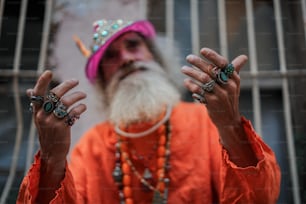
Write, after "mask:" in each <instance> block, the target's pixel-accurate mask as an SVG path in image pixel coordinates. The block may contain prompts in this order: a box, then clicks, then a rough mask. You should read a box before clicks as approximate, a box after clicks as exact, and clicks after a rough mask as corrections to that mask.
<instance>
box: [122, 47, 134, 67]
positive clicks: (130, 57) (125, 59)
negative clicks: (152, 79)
mask: <svg viewBox="0 0 306 204" xmlns="http://www.w3.org/2000/svg"><path fill="white" fill-rule="evenodd" d="M121 60H122V64H121V65H122V66H126V65H129V64H132V63H133V62H135V61H136V55H135V54H133V53H131V52H129V51H128V50H122V51H121Z"/></svg>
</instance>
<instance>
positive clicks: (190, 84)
mask: <svg viewBox="0 0 306 204" xmlns="http://www.w3.org/2000/svg"><path fill="white" fill-rule="evenodd" d="M184 85H185V87H186V88H187V89H188V90H189V91H191V92H192V93H198V94H200V95H203V89H202V88H201V86H200V85H199V84H198V83H196V82H195V81H194V80H192V79H191V78H186V79H184Z"/></svg>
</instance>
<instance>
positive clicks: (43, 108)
mask: <svg viewBox="0 0 306 204" xmlns="http://www.w3.org/2000/svg"><path fill="white" fill-rule="evenodd" d="M94 28H95V34H94V43H93V45H92V51H90V52H89V51H88V50H86V49H85V48H84V47H83V46H82V45H80V49H81V50H82V52H83V53H84V55H85V56H87V57H88V63H87V65H86V76H87V78H88V79H89V80H90V82H92V83H93V84H96V86H97V87H98V91H99V93H100V94H103V95H104V101H103V102H104V104H105V105H106V106H107V107H108V111H109V112H108V113H107V115H108V120H107V121H105V122H102V123H100V124H98V125H96V126H95V127H93V128H91V129H90V130H88V132H87V133H86V134H85V135H84V136H83V137H82V138H81V140H80V141H79V144H78V145H76V147H75V148H74V150H73V152H72V155H71V162H70V163H69V164H67V160H66V157H67V154H68V152H69V148H70V140H71V135H70V128H71V126H72V125H73V123H74V122H75V121H76V120H77V119H78V117H80V115H81V114H82V113H83V112H85V110H86V105H85V104H82V103H79V101H80V100H81V99H83V98H85V97H86V94H85V93H83V92H81V91H75V92H72V93H69V94H68V93H67V92H68V91H69V90H71V89H72V88H74V87H75V86H77V84H78V81H77V80H74V79H72V80H67V81H64V82H63V83H61V84H60V85H58V86H57V87H55V88H53V89H52V90H50V91H49V92H48V91H47V88H48V85H49V83H50V82H51V80H52V73H51V72H50V71H46V72H44V73H43V74H42V75H41V76H40V77H39V79H38V81H37V83H36V85H35V87H34V88H33V89H30V90H28V95H29V97H30V99H31V108H32V112H33V117H34V120H35V124H36V127H37V130H38V135H39V141H40V150H39V152H38V153H37V155H36V156H35V161H34V164H33V166H32V167H31V169H30V170H29V172H28V174H27V175H26V176H25V178H24V180H23V182H22V184H21V186H20V192H19V196H18V200H17V203H49V202H51V203H112V204H113V203H125V204H132V203H173V204H177V203H275V202H276V201H277V198H278V194H279V187H280V171H279V167H278V164H277V162H276V159H275V156H274V153H273V151H272V150H271V149H270V148H269V147H268V146H267V145H266V144H265V143H264V142H263V141H262V140H261V138H260V137H259V136H258V135H257V134H256V132H255V131H254V129H253V128H252V126H251V123H250V122H249V121H247V120H246V119H245V118H244V117H242V116H241V115H240V113H239V108H238V101H239V100H238V99H239V91H240V86H239V84H240V78H239V75H238V73H239V71H240V69H241V68H242V66H243V65H244V64H245V62H246V60H247V58H246V56H244V55H241V56H238V57H236V58H235V59H234V60H233V61H232V62H231V63H228V61H227V60H226V59H225V58H224V57H222V56H220V55H219V54H217V53H216V52H215V51H213V50H211V49H209V48H203V49H202V50H201V54H202V56H203V57H204V58H205V59H202V58H200V57H198V56H196V55H189V56H188V57H187V58H186V59H187V61H188V62H189V63H190V64H191V65H193V66H192V67H191V66H184V67H182V69H181V71H182V72H183V73H184V74H186V75H187V76H188V78H186V79H185V81H184V84H185V86H186V87H187V88H188V89H189V90H190V91H191V92H193V97H194V98H195V99H197V100H199V101H200V102H201V103H187V102H182V101H180V94H179V91H178V90H177V88H176V86H175V82H174V81H173V79H172V78H171V74H172V72H171V68H169V67H168V66H166V64H167V63H165V61H164V60H165V59H163V58H162V57H161V56H160V53H159V52H158V51H157V50H156V47H155V46H154V39H155V30H154V28H153V26H152V25H151V24H150V22H148V21H136V22H125V21H123V20H117V21H107V20H100V21H97V22H96V23H95V24H94ZM168 64H169V63H168ZM45 94H46V95H45ZM68 108H69V110H68Z"/></svg>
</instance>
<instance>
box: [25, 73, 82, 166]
mask: <svg viewBox="0 0 306 204" xmlns="http://www.w3.org/2000/svg"><path fill="white" fill-rule="evenodd" d="M51 80H52V72H51V71H45V72H44V73H43V74H42V75H41V76H40V77H39V79H38V81H37V83H36V85H35V87H34V89H29V90H27V95H28V96H29V97H30V99H31V101H32V103H31V105H32V112H33V117H34V121H35V125H36V128H37V131H38V136H39V142H40V150H41V158H45V159H48V160H49V159H54V160H57V161H63V160H64V161H65V159H66V156H67V154H68V152H69V147H70V140H71V136H70V133H71V131H70V129H71V126H72V125H73V123H74V121H75V120H76V119H78V117H80V115H81V114H82V113H83V112H84V111H85V110H86V106H85V105H84V104H76V103H77V102H79V101H80V100H81V99H84V98H85V97H86V94H85V93H83V92H80V91H76V92H72V93H69V94H66V93H67V92H68V91H69V90H71V89H72V88H74V87H75V86H77V85H78V81H77V80H75V79H71V80H67V81H64V82H63V83H61V84H60V85H58V86H56V87H55V88H53V89H52V90H50V91H49V92H48V90H47V89H48V86H49V83H50V82H51ZM65 94H66V95H65ZM75 104H76V105H75ZM68 109H69V111H68Z"/></svg>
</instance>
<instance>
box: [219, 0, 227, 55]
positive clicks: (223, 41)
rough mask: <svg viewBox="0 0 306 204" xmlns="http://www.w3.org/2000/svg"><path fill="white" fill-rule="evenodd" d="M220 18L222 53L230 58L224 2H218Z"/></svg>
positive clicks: (221, 0) (220, 0)
mask: <svg viewBox="0 0 306 204" xmlns="http://www.w3.org/2000/svg"><path fill="white" fill-rule="evenodd" d="M218 18H219V24H218V25H219V40H220V53H221V55H223V56H224V57H225V58H228V45H227V29H226V9H225V1H224V0H218Z"/></svg>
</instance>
